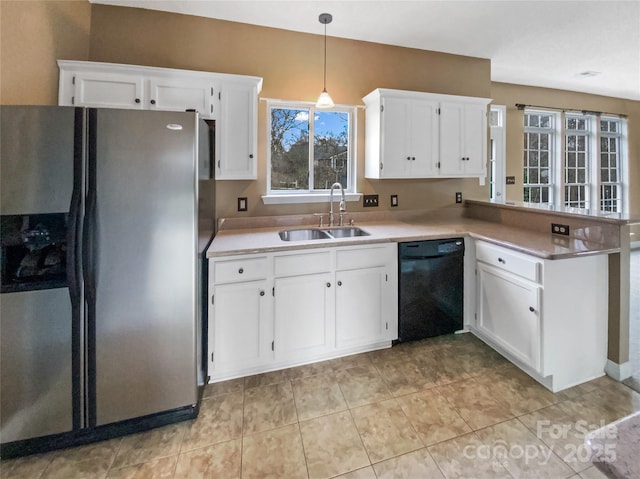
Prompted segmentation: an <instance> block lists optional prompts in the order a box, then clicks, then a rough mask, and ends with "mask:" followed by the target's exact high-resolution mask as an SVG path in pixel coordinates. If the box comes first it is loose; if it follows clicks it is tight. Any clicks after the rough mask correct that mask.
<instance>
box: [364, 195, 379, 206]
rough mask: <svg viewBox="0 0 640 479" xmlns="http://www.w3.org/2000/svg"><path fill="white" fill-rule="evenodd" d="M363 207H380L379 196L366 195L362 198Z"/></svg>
mask: <svg viewBox="0 0 640 479" xmlns="http://www.w3.org/2000/svg"><path fill="white" fill-rule="evenodd" d="M362 206H363V207H365V208H369V207H371V206H378V195H364V196H363V198H362Z"/></svg>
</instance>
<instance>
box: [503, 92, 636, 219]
mask: <svg viewBox="0 0 640 479" xmlns="http://www.w3.org/2000/svg"><path fill="white" fill-rule="evenodd" d="M491 97H492V98H493V103H494V104H497V105H506V107H507V121H506V127H507V158H506V160H507V161H506V163H507V164H506V174H507V175H511V176H515V177H516V184H515V185H508V186H507V187H506V196H507V199H508V200H511V201H522V179H523V169H522V161H523V160H522V158H523V157H522V154H523V143H522V141H523V129H524V127H523V115H524V112H523V111H521V110H518V109H517V108H516V106H515V105H516V103H521V104H525V105H536V106H545V107H550V108H557V109H568V110H569V109H574V110H592V111H601V112H606V113H616V114H621V115H627V116H628V132H629V184H630V185H632V187H631V188H630V190H629V209H630V213H631V214H632V215H633V216H640V188H638V187H639V186H640V102H638V101H631V100H623V99H619V98H611V97H605V96H598V95H588V94H584V93H577V92H569V91H564V90H552V89H549V88H535V87H528V86H521V85H511V84H506V83H496V82H494V83H492V86H491Z"/></svg>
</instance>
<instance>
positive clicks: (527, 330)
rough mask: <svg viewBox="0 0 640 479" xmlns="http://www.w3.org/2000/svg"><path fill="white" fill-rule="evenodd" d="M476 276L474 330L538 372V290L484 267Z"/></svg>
mask: <svg viewBox="0 0 640 479" xmlns="http://www.w3.org/2000/svg"><path fill="white" fill-rule="evenodd" d="M478 275H479V297H478V302H479V304H478V321H477V327H478V328H479V329H480V330H481V331H482V332H483V333H485V334H486V335H488V336H489V337H490V338H491V339H493V340H494V341H496V342H497V343H499V344H500V345H501V346H502V347H504V348H505V350H507V351H508V352H510V353H511V354H513V355H514V356H515V357H517V358H518V359H519V360H521V361H522V362H524V363H525V364H527V365H528V366H531V367H532V368H534V369H535V370H536V371H539V370H540V337H541V328H540V325H541V317H540V314H541V313H540V296H541V288H540V287H539V286H536V285H534V284H531V283H528V282H525V281H522V280H519V279H517V277H515V276H512V275H510V274H508V273H505V272H503V271H501V270H499V269H497V268H493V267H491V266H487V265H485V264H483V263H478Z"/></svg>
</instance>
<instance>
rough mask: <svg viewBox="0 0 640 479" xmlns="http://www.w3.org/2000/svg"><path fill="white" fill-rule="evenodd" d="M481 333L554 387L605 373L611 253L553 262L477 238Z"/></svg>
mask: <svg viewBox="0 0 640 479" xmlns="http://www.w3.org/2000/svg"><path fill="white" fill-rule="evenodd" d="M475 253H476V260H477V263H476V274H477V298H476V320H475V325H473V326H472V329H473V330H474V332H475V333H476V334H477V335H478V336H479V337H480V338H481V339H483V340H484V341H485V342H487V343H488V344H490V345H491V346H493V347H494V348H495V349H496V350H497V351H498V352H500V353H502V354H503V355H504V356H505V357H507V358H508V359H510V360H511V361H512V362H513V363H514V364H516V365H517V366H519V367H520V368H521V369H523V370H524V371H525V372H527V373H529V374H530V375H531V376H532V377H533V378H534V379H536V380H538V381H539V382H540V383H542V384H543V385H545V386H546V387H547V388H549V389H551V390H552V391H554V392H557V391H560V390H562V389H566V388H568V387H571V386H574V385H576V384H580V383H583V382H585V381H588V380H591V379H593V378H596V377H599V376H602V375H603V374H604V368H605V363H606V359H607V320H608V316H607V314H608V313H607V311H608V276H607V271H608V270H607V268H608V259H607V256H606V255H594V256H584V257H574V258H567V259H557V260H547V259H541V258H536V257H533V256H530V255H526V254H522V253H518V252H516V251H513V250H510V249H507V248H503V247H500V246H497V245H494V244H490V243H487V242H484V241H476V251H475Z"/></svg>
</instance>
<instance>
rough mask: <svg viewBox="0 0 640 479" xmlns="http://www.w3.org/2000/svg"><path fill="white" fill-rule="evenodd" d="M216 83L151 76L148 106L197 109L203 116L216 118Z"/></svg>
mask: <svg viewBox="0 0 640 479" xmlns="http://www.w3.org/2000/svg"><path fill="white" fill-rule="evenodd" d="M216 90H217V88H216V85H215V83H213V82H211V81H206V80H195V79H189V78H181V79H170V78H149V95H148V96H149V98H148V99H147V101H148V105H147V108H148V109H150V110H161V111H185V110H195V111H197V112H198V113H200V116H202V117H203V118H214V117H215V116H214V105H215V103H214V98H215V95H216V93H217V92H216Z"/></svg>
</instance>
